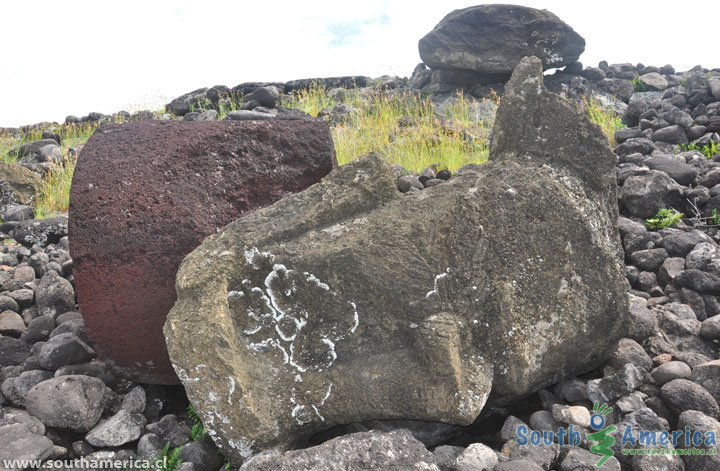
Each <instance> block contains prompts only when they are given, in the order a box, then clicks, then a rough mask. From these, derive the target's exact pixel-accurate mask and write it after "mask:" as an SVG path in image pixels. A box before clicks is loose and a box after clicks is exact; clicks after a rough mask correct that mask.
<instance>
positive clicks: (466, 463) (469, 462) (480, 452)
mask: <svg viewBox="0 0 720 471" xmlns="http://www.w3.org/2000/svg"><path fill="white" fill-rule="evenodd" d="M496 464H498V458H497V455H496V454H495V452H494V451H493V449H492V448H490V447H488V446H486V445H483V444H482V443H473V444H472V445H470V446H469V447H467V448H465V451H463V452H462V454H461V455H460V456H458V457H457V460H455V467H454V469H455V471H492V469H493V467H494V466H495V465H496Z"/></svg>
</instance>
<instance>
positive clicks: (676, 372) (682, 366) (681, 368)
mask: <svg viewBox="0 0 720 471" xmlns="http://www.w3.org/2000/svg"><path fill="white" fill-rule="evenodd" d="M690 373H691V370H690V367H689V366H688V365H687V364H686V363H683V362H681V361H669V362H667V363H663V364H662V365H660V366H658V367H657V368H655V369H654V370H652V371H651V372H650V376H652V377H653V379H654V380H655V384H657V385H658V386H662V385H663V384H665V383H669V382H670V381H672V380H674V379H687V378H689V377H690Z"/></svg>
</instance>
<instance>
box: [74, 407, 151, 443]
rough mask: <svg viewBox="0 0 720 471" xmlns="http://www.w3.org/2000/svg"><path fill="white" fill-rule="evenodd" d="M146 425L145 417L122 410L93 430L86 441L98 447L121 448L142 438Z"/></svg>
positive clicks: (86, 437)
mask: <svg viewBox="0 0 720 471" xmlns="http://www.w3.org/2000/svg"><path fill="white" fill-rule="evenodd" d="M145 423H146V421H145V416H144V415H142V414H138V413H132V412H128V411H127V410H125V409H120V411H118V413H117V414H115V415H113V416H112V417H110V418H109V419H107V420H104V421H102V422H100V423H99V424H98V425H97V426H96V427H95V428H93V429H92V430H91V431H90V433H88V434H87V435H86V436H85V441H87V442H88V443H89V444H91V445H92V446H96V447H106V446H121V445H124V444H126V443H130V442H133V441H135V440H137V439H138V438H140V435H141V434H142V431H143V428H144V427H145Z"/></svg>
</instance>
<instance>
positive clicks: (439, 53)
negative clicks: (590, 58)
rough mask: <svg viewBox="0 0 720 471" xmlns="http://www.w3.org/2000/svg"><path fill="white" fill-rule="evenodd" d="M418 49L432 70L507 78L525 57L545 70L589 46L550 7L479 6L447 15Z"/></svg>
mask: <svg viewBox="0 0 720 471" xmlns="http://www.w3.org/2000/svg"><path fill="white" fill-rule="evenodd" d="M419 50H420V57H421V58H422V60H423V62H424V63H425V64H427V65H428V66H430V67H431V68H433V69H434V68H453V69H467V70H472V71H476V72H482V73H485V74H507V75H508V76H509V75H510V74H511V73H512V71H513V69H514V68H515V66H517V65H518V64H519V63H520V61H522V59H523V58H524V57H526V56H536V57H539V58H540V59H541V60H542V67H543V69H548V68H552V67H562V66H565V65H567V64H570V63H572V62H575V61H576V60H577V59H578V57H579V56H580V54H582V52H583V51H584V50H585V40H584V39H583V38H582V37H581V36H580V35H579V34H577V33H576V32H575V31H573V29H572V28H571V27H570V26H568V25H567V24H566V23H565V22H563V21H561V20H560V19H559V18H558V17H557V16H555V15H554V14H552V13H551V12H549V11H547V10H536V9H534V8H527V7H522V6H518V5H478V6H473V7H470V8H465V9H462V10H455V11H453V12H452V13H450V14H449V15H447V16H446V17H445V18H443V19H442V21H440V23H438V25H437V26H435V28H434V29H433V30H432V31H431V32H429V33H428V34H426V35H425V36H424V37H423V38H422V39H421V40H420V43H419Z"/></svg>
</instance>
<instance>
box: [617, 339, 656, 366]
mask: <svg viewBox="0 0 720 471" xmlns="http://www.w3.org/2000/svg"><path fill="white" fill-rule="evenodd" d="M609 363H610V365H611V366H612V367H613V368H615V369H616V370H619V369H621V368H622V367H623V366H624V365H626V364H628V363H630V364H633V365H635V366H637V367H640V368H642V369H644V370H646V371H650V369H651V368H652V366H653V364H652V359H651V358H650V356H648V354H647V353H645V349H644V348H643V347H642V346H641V345H640V344H639V343H637V342H636V341H634V340H633V339H627V338H626V339H620V342H618V348H617V350H616V351H615V353H613V356H612V357H610V360H609Z"/></svg>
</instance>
